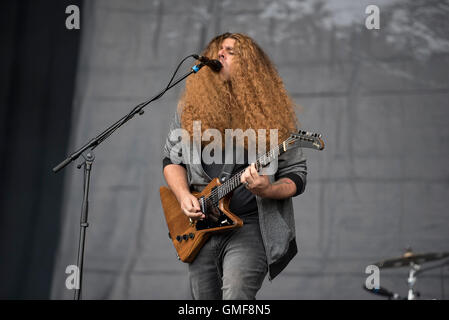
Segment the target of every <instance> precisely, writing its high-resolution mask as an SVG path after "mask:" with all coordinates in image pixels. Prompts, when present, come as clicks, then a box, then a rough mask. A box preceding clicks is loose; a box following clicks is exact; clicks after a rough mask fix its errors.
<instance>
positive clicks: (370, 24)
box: [365, 4, 380, 30]
mask: <svg viewBox="0 0 449 320" xmlns="http://www.w3.org/2000/svg"><path fill="white" fill-rule="evenodd" d="M365 13H366V14H369V16H367V17H366V19H365V27H366V28H367V29H368V30H373V29H376V30H379V29H380V9H379V7H378V6H376V5H374V4H370V5H369V6H367V7H366V8H365Z"/></svg>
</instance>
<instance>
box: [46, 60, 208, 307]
mask: <svg viewBox="0 0 449 320" xmlns="http://www.w3.org/2000/svg"><path fill="white" fill-rule="evenodd" d="M189 57H190V56H189ZM185 59H186V58H185ZM185 59H184V60H185ZM184 60H183V61H184ZM181 63H182V62H181ZM179 66H180V65H179ZM179 66H178V68H179ZM204 66H205V64H203V63H199V64H197V65H195V66H193V67H192V68H191V70H190V71H189V72H187V73H186V74H184V75H183V76H181V77H180V78H179V79H177V80H176V81H175V82H174V83H171V81H170V83H169V85H168V86H167V87H166V88H165V89H164V90H162V91H161V92H160V93H158V94H157V95H155V96H154V97H153V98H151V99H150V100H148V101H145V102H142V103H140V104H138V105H137V106H135V107H134V108H133V110H132V111H131V112H130V113H128V114H127V115H126V116H124V117H122V118H121V119H119V120H118V121H116V122H115V123H113V124H112V125H110V126H109V127H108V128H106V129H105V130H104V131H103V132H102V133H100V134H99V135H98V136H96V137H95V138H93V139H91V140H90V141H89V142H87V143H86V144H85V145H84V146H82V147H81V148H79V149H78V150H76V151H74V152H73V153H72V154H70V155H69V156H68V157H67V158H66V159H65V160H63V161H61V162H60V163H59V164H58V165H57V166H55V167H54V168H53V169H52V171H53V172H54V173H56V172H58V171H60V170H61V169H63V168H65V167H66V166H67V165H68V164H69V163H71V162H73V161H75V160H76V159H78V157H79V156H80V155H82V154H83V153H84V152H85V151H86V150H87V149H90V150H91V152H89V153H88V154H87V155H86V157H85V161H84V162H83V163H82V164H80V165H78V169H80V168H81V167H82V166H83V165H84V186H83V202H82V205H81V219H80V238H79V244H78V259H77V266H78V274H77V277H76V278H75V279H76V280H77V284H78V285H77V286H76V287H75V288H76V289H75V295H74V300H80V299H81V289H82V279H83V265H84V245H85V241H86V228H87V227H88V226H89V223H88V221H87V217H88V211H89V186H90V173H91V170H92V165H93V162H94V159H95V156H94V155H93V153H92V150H93V149H95V148H96V147H98V146H99V145H100V144H101V143H102V142H103V141H104V140H106V139H107V138H108V137H109V136H110V135H111V134H112V133H113V132H114V131H115V130H117V129H118V128H120V127H121V126H122V125H124V124H125V123H126V122H128V121H129V120H130V119H132V118H133V117H134V116H135V115H136V114H139V115H142V114H143V113H144V111H143V108H145V107H146V106H147V105H148V104H150V103H151V102H153V101H155V100H157V99H159V98H161V97H162V96H163V95H164V94H165V92H167V91H168V90H169V89H171V88H173V87H174V86H176V85H177V84H178V83H179V82H181V81H182V80H184V79H185V78H187V77H188V76H190V75H191V74H192V73H197V72H198V71H199V70H200V69H201V68H202V67H204ZM177 70H178V69H177ZM177 70H176V71H177ZM176 71H175V74H176ZM172 80H173V78H172ZM83 157H84V156H83Z"/></svg>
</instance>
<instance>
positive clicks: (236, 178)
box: [215, 141, 286, 200]
mask: <svg viewBox="0 0 449 320" xmlns="http://www.w3.org/2000/svg"><path fill="white" fill-rule="evenodd" d="M285 151H286V148H285V141H284V142H283V143H281V144H280V145H278V146H276V147H275V148H273V149H271V150H270V151H268V152H266V153H264V154H263V155H261V156H259V157H258V158H257V160H256V162H255V167H256V170H257V171H259V169H260V168H262V167H265V166H266V165H268V164H269V163H271V162H272V161H273V160H274V159H276V158H277V157H279V156H280V155H281V154H283V153H284V152H285ZM243 172H245V169H243V170H241V171H240V172H238V173H236V174H234V175H232V176H231V177H230V178H229V179H228V180H226V181H225V182H224V183H223V184H221V185H220V186H218V187H217V189H216V196H217V197H218V199H215V200H220V199H221V198H224V197H225V196H227V195H228V194H229V193H231V192H232V191H234V190H235V189H236V188H237V187H238V186H239V185H240V184H241V182H240V178H241V176H242V174H243Z"/></svg>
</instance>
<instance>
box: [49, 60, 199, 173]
mask: <svg viewBox="0 0 449 320" xmlns="http://www.w3.org/2000/svg"><path fill="white" fill-rule="evenodd" d="M202 67H204V64H203V63H200V64H197V65H195V66H193V67H192V69H191V70H190V71H189V72H187V73H186V74H184V75H183V76H181V77H180V78H179V79H178V80H176V81H175V82H174V83H172V84H171V85H170V86H168V87H167V88H165V89H164V90H162V91H161V92H160V93H158V94H157V95H155V96H154V97H153V98H151V99H150V100H148V101H146V102H143V103H141V104H139V105H137V106H136V107H134V109H133V110H132V111H131V112H130V113H129V114H127V115H126V116H124V117H122V118H121V119H120V120H118V121H116V122H115V123H113V124H112V125H110V126H109V127H108V128H107V129H106V130H104V131H103V132H102V133H100V134H99V135H98V136H96V137H95V138H93V139H92V140H90V141H89V142H87V143H86V144H85V145H84V146H82V147H81V148H79V149H78V150H76V151H75V152H73V153H72V154H71V155H70V156H68V157H67V158H66V159H64V160H63V161H61V162H60V163H59V164H58V165H57V166H55V167H54V168H53V169H52V171H53V172H54V173H56V172H58V171H60V170H61V169H63V168H64V167H66V166H67V165H68V164H69V163H71V162H72V161H75V160H76V159H78V157H79V156H80V155H81V154H82V153H83V152H84V151H86V150H87V149H89V148H92V149H93V148H96V147H97V146H98V145H99V144H100V143H101V142H103V141H104V140H105V139H107V137H109V136H110V135H111V134H112V133H113V132H114V131H115V130H117V129H118V128H120V127H121V126H122V125H124V124H125V123H126V122H128V120H130V119H131V118H133V117H134V116H135V115H136V114H138V113H139V114H143V108H145V107H146V106H147V105H148V104H150V103H151V102H153V101H155V100H157V99H159V98H161V97H162V96H163V95H164V94H165V92H166V91H168V90H169V89H171V88H173V87H174V86H175V85H177V84H178V83H179V82H181V81H182V80H184V79H185V78H187V77H188V76H190V75H191V74H192V73H197V72H198V71H199V70H200V69H201V68H202Z"/></svg>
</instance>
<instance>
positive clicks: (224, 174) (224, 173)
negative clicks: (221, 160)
mask: <svg viewBox="0 0 449 320" xmlns="http://www.w3.org/2000/svg"><path fill="white" fill-rule="evenodd" d="M234 167H235V164H234V163H225V164H224V166H223V168H222V169H221V173H220V175H219V176H218V178H219V179H220V183H223V182H225V181H226V180H228V179H229V177H231V175H232V170H234Z"/></svg>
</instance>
